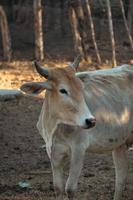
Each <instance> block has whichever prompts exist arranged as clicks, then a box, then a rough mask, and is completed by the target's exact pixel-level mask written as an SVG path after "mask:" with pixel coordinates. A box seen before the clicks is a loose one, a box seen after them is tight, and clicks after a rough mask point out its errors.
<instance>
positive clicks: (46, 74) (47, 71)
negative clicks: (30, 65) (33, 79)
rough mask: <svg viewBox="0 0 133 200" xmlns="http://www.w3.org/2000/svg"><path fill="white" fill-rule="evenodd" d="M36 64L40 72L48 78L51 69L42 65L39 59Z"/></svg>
mask: <svg viewBox="0 0 133 200" xmlns="http://www.w3.org/2000/svg"><path fill="white" fill-rule="evenodd" d="M34 65H35V67H36V70H37V72H38V73H39V74H41V75H42V76H44V77H45V78H46V79H49V70H47V69H45V68H44V67H41V66H40V65H39V63H38V62H37V61H34Z"/></svg>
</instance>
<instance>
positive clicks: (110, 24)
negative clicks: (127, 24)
mask: <svg viewBox="0 0 133 200" xmlns="http://www.w3.org/2000/svg"><path fill="white" fill-rule="evenodd" d="M106 4H107V10H108V20H109V30H110V37H111V44H112V62H113V63H112V64H113V66H116V65H117V63H116V53H115V39H114V30H113V23H112V12H111V5H110V0H106Z"/></svg>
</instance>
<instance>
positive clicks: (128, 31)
mask: <svg viewBox="0 0 133 200" xmlns="http://www.w3.org/2000/svg"><path fill="white" fill-rule="evenodd" d="M119 1H120V6H121V11H122V16H123V20H124V24H125V27H126V31H127V34H128V38H129V41H130V45H131V48H132V50H133V39H132V36H131V33H130V29H129V27H128V24H127V20H126V16H125V10H124V5H123V1H122V0H119Z"/></svg>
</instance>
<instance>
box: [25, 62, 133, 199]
mask: <svg viewBox="0 0 133 200" xmlns="http://www.w3.org/2000/svg"><path fill="white" fill-rule="evenodd" d="M78 63H79V58H77V59H76V60H75V62H74V64H73V65H71V67H70V66H69V67H66V68H52V69H51V68H50V69H46V68H43V67H41V66H39V64H38V63H35V66H36V69H37V71H38V73H39V74H41V75H42V76H44V77H45V78H46V79H47V81H45V82H37V83H26V84H24V85H22V87H21V89H22V90H23V91H24V92H27V93H34V94H35V93H39V92H41V91H43V90H44V89H46V95H45V100H44V104H43V107H42V111H41V114H40V117H39V121H38V123H37V127H38V130H39V132H40V134H41V135H42V137H43V139H44V140H45V142H46V149H47V153H48V155H49V158H50V161H51V165H52V171H53V182H54V187H55V192H56V197H57V199H58V200H63V197H64V196H63V194H64V191H66V193H67V196H68V198H69V199H70V200H73V199H74V196H75V191H76V189H77V183H78V178H79V175H80V173H81V169H82V166H83V160H84V156H85V152H86V150H87V149H88V150H89V151H90V152H96V153H102V152H104V153H105V152H109V151H110V152H112V155H113V160H114V164H115V171H116V184H115V194H114V200H120V199H121V197H122V190H123V187H124V185H125V181H126V177H127V170H128V162H127V150H128V147H129V146H131V145H132V144H133V66H129V65H123V66H120V67H117V68H114V69H109V70H98V71H93V72H90V71H87V72H81V73H76V76H75V67H77V66H78ZM66 156H69V157H70V170H69V177H68V179H67V182H66V184H64V178H63V164H64V159H65V157H66Z"/></svg>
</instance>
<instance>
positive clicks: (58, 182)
mask: <svg viewBox="0 0 133 200" xmlns="http://www.w3.org/2000/svg"><path fill="white" fill-rule="evenodd" d="M65 152H66V148H65V147H64V146H63V145H61V144H56V145H54V147H53V148H52V156H51V165H52V172H53V184H54V190H55V194H56V199H57V200H63V198H64V191H65V185H64V178H63V166H64V157H65V155H66V154H65Z"/></svg>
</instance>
